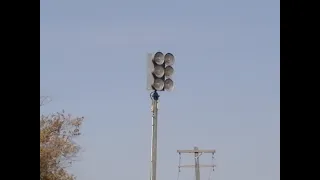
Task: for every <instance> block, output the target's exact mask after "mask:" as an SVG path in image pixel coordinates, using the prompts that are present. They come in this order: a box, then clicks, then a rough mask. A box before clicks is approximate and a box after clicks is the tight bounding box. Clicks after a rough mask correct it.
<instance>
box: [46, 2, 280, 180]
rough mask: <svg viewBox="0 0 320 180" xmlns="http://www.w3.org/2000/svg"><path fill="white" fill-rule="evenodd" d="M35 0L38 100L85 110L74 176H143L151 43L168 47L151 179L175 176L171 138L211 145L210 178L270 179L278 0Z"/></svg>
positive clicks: (189, 175) (276, 115)
mask: <svg viewBox="0 0 320 180" xmlns="http://www.w3.org/2000/svg"><path fill="white" fill-rule="evenodd" d="M40 2H41V13H40V15H41V20H40V22H41V25H40V27H41V28H40V32H41V35H40V37H41V50H40V52H41V53H40V59H41V60H40V77H41V78H40V91H41V94H42V95H46V96H50V97H51V99H52V102H50V103H49V104H47V105H46V106H45V107H43V108H42V109H41V111H42V112H43V113H49V112H57V111H61V110H62V109H64V110H65V111H66V112H68V113H71V114H73V115H78V116H84V117H85V119H86V121H85V122H84V124H83V128H82V132H83V134H82V136H81V137H80V138H79V139H78V142H79V143H80V144H81V145H82V147H83V151H82V153H81V154H80V156H79V158H78V161H77V162H76V163H75V164H74V165H73V167H72V169H71V171H72V172H73V173H74V174H75V175H76V176H77V177H78V180H128V179H133V180H149V169H150V167H149V166H150V146H151V112H150V104H151V102H150V98H149V92H148V91H147V90H146V83H145V82H146V55H147V53H148V52H156V51H159V50H160V51H163V52H164V53H166V52H171V53H173V54H174V55H175V57H176V61H175V62H176V64H175V73H176V74H175V79H174V81H175V83H176V88H175V91H174V92H163V93H160V96H161V97H160V110H159V134H158V136H159V142H158V179H157V180H176V179H177V171H178V168H177V166H178V154H177V153H176V150H177V149H192V148H193V146H195V145H197V146H199V148H201V149H216V151H217V153H216V154H215V160H214V163H215V165H216V166H217V167H216V169H215V171H214V172H213V173H212V178H213V179H214V180H235V179H237V180H279V179H280V177H279V176H280V80H279V78H280V65H279V59H280V20H279V17H280V15H279V14H280V3H279V1H275V0H242V1H239V0H211V1H210V0H198V1H195V0H193V1H191V0H163V1H150V0H135V1H133V0H131V1H130V0H118V1H116V0H54V1H48V0H40ZM200 161H201V163H203V164H209V163H210V161H211V156H210V155H203V156H201V158H200ZM182 163H183V164H192V163H193V158H192V156H191V155H189V156H187V155H184V156H183V157H182ZM209 171H210V169H201V172H202V173H201V176H202V179H203V180H206V179H208V175H209ZM193 179H194V170H193V169H182V170H181V173H180V179H179V180H193Z"/></svg>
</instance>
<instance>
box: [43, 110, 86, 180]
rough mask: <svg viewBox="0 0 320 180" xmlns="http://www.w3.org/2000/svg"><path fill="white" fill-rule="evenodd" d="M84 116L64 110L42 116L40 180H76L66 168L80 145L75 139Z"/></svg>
mask: <svg viewBox="0 0 320 180" xmlns="http://www.w3.org/2000/svg"><path fill="white" fill-rule="evenodd" d="M82 122H83V117H81V118H79V117H75V118H74V117H72V116H71V115H66V114H65V113H64V112H62V113H55V114H51V115H47V116H45V115H42V116H40V180H74V179H75V177H74V176H73V175H72V174H69V173H68V172H67V170H66V168H67V167H69V166H70V165H71V164H72V162H73V161H74V158H75V157H76V156H77V154H78V152H79V150H80V146H79V145H78V144H77V143H75V142H74V141H73V140H74V138H75V137H76V136H79V135H80V130H79V128H80V126H81V124H82Z"/></svg>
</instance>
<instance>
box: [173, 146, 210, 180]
mask: <svg viewBox="0 0 320 180" xmlns="http://www.w3.org/2000/svg"><path fill="white" fill-rule="evenodd" d="M177 152H178V153H179V166H178V168H179V172H180V168H187V167H188V168H194V169H195V177H196V180H200V168H201V167H211V168H212V170H214V169H213V168H214V167H215V165H214V164H213V162H212V164H210V165H200V162H199V158H200V156H201V155H202V153H211V154H212V160H213V155H214V153H215V152H216V151H215V150H213V149H210V150H201V149H199V148H198V147H194V149H193V150H177ZM182 153H193V154H194V158H195V161H194V165H181V164H180V163H181V154H182ZM210 176H211V175H210ZM178 179H179V174H178ZM209 179H210V177H209Z"/></svg>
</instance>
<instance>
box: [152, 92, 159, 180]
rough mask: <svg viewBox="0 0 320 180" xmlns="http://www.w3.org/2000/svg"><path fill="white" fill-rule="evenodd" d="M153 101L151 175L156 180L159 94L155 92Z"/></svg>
mask: <svg viewBox="0 0 320 180" xmlns="http://www.w3.org/2000/svg"><path fill="white" fill-rule="evenodd" d="M151 99H152V142H151V144H152V145H151V175H150V180H156V175H157V134H158V129H157V128H158V100H159V94H158V93H157V91H154V92H153V93H152V94H151Z"/></svg>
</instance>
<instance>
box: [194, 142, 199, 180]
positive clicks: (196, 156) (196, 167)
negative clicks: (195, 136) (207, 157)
mask: <svg viewBox="0 0 320 180" xmlns="http://www.w3.org/2000/svg"><path fill="white" fill-rule="evenodd" d="M193 150H194V151H195V153H194V170H195V175H196V180H200V166H199V157H200V155H201V154H199V153H198V152H197V151H198V150H199V149H198V147H194V149H193Z"/></svg>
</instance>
